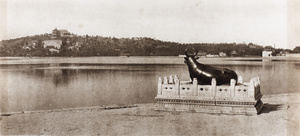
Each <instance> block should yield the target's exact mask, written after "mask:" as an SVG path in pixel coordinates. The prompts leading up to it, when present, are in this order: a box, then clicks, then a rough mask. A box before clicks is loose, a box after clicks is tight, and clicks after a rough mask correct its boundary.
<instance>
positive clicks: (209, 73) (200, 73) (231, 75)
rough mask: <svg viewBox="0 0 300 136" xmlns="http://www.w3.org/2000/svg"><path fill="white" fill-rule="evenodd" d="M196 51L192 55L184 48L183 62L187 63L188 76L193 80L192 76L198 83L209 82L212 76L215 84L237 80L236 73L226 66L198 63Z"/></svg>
mask: <svg viewBox="0 0 300 136" xmlns="http://www.w3.org/2000/svg"><path fill="white" fill-rule="evenodd" d="M195 50H196V53H195V54H193V55H190V54H188V52H187V51H188V49H186V50H185V55H186V57H184V59H185V61H184V62H185V63H186V64H187V65H188V68H189V73H190V78H191V80H192V81H193V79H194V78H197V80H198V84H203V85H205V84H211V80H212V79H213V78H215V79H216V81H217V85H222V84H230V80H231V79H235V81H237V74H236V73H235V72H234V71H233V70H230V69H227V68H218V67H213V66H209V65H204V64H202V63H199V62H198V61H197V59H198V58H199V57H197V56H196V55H197V53H198V51H197V49H195Z"/></svg>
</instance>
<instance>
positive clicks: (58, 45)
mask: <svg viewBox="0 0 300 136" xmlns="http://www.w3.org/2000/svg"><path fill="white" fill-rule="evenodd" d="M61 45H62V40H45V41H43V47H44V48H49V47H51V48H56V49H60V48H61Z"/></svg>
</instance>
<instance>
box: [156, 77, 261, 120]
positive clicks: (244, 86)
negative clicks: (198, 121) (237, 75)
mask: <svg viewBox="0 0 300 136" xmlns="http://www.w3.org/2000/svg"><path fill="white" fill-rule="evenodd" d="M164 80H165V82H164V83H162V79H161V78H159V82H158V95H157V97H155V99H156V100H157V104H156V105H155V110H162V111H191V112H205V113H215V114H246V115H256V114H258V113H260V111H261V110H262V108H263V102H262V101H261V97H262V94H261V93H260V81H259V78H253V79H251V81H250V82H249V83H241V80H240V83H239V84H238V85H236V84H235V82H236V81H235V80H234V79H232V80H231V84H230V85H221V86H217V85H216V80H215V79H213V80H212V82H211V85H198V82H197V80H194V81H193V82H192V83H189V82H186V81H179V78H177V77H176V79H175V83H174V84H170V82H168V78H166V77H165V79H164ZM172 80H173V79H172ZM171 83H173V82H171Z"/></svg>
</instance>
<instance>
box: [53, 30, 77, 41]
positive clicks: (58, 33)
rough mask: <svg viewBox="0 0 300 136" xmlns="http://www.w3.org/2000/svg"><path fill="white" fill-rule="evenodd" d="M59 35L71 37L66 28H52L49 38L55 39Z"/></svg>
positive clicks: (59, 36)
mask: <svg viewBox="0 0 300 136" xmlns="http://www.w3.org/2000/svg"><path fill="white" fill-rule="evenodd" d="M61 37H72V35H71V34H70V33H69V32H68V30H66V29H57V28H55V29H54V30H52V34H51V39H57V38H61Z"/></svg>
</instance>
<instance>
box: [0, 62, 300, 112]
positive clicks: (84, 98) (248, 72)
mask: <svg viewBox="0 0 300 136" xmlns="http://www.w3.org/2000/svg"><path fill="white" fill-rule="evenodd" d="M214 65H215V66H219V67H227V68H230V69H233V70H235V71H236V72H237V74H238V75H240V76H243V79H244V81H247V82H248V81H249V80H250V79H251V78H253V77H256V76H258V77H260V79H261V84H262V85H261V90H262V93H263V94H279V93H294V92H300V91H299V88H300V85H299V79H300V74H299V73H300V72H299V69H300V65H299V63H297V62H260V63H259V64H257V63H255V64H252V63H251V62H249V64H246V65H240V64H235V65H232V64H228V65H217V64H214ZM175 74H176V75H178V76H179V77H180V80H189V74H188V70H187V66H185V65H184V64H182V65H148V64H145V65H142V64H139V65H138V64H133V65H129V64H126V65H114V64H112V65H103V64H43V65H1V66H0V76H1V77H0V79H1V81H2V82H1V83H0V86H1V111H22V110H42V109H57V108H70V107H81V106H101V105H112V104H118V105H124V104H135V103H149V102H155V100H154V97H155V96H156V93H157V92H156V89H157V79H158V77H162V76H169V75H175Z"/></svg>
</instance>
